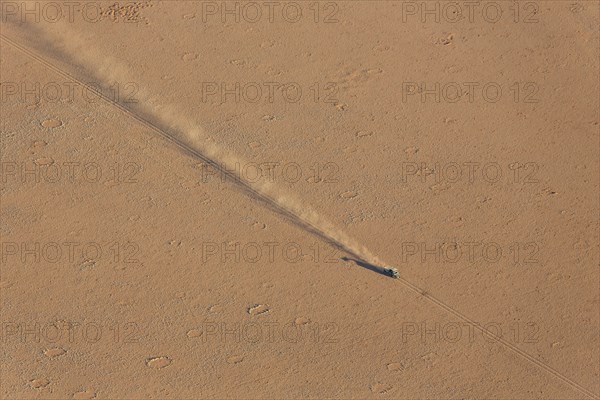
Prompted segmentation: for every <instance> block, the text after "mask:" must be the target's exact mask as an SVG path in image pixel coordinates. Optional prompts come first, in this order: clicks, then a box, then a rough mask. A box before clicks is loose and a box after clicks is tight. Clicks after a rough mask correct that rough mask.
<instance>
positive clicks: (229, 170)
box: [2, 24, 393, 276]
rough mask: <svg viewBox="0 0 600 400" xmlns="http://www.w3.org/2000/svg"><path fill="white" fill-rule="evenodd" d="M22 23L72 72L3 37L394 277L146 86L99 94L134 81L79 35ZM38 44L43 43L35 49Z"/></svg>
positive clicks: (278, 209) (291, 217)
mask: <svg viewBox="0 0 600 400" xmlns="http://www.w3.org/2000/svg"><path fill="white" fill-rule="evenodd" d="M26 27H27V32H25V33H26V34H27V35H29V38H28V41H29V42H31V46H33V47H34V48H36V50H40V51H39V52H41V53H43V54H45V55H49V56H51V57H52V58H54V59H56V61H58V62H59V63H60V64H64V66H65V67H67V68H69V69H70V70H72V69H77V70H78V73H77V76H74V75H73V74H71V73H68V72H65V71H64V67H63V68H59V67H57V66H55V65H53V64H52V63H50V62H48V61H46V60H45V59H44V58H41V57H39V56H38V55H37V54H36V53H33V52H31V51H29V50H28V49H27V48H26V47H23V46H21V45H19V44H18V43H15V42H14V41H13V40H11V39H9V38H7V37H6V36H4V35H2V38H3V39H4V40H6V41H7V42H8V43H10V44H12V45H13V46H15V47H17V48H19V49H20V50H21V51H24V52H26V53H27V54H29V55H30V56H32V57H34V58H36V59H37V60H39V61H40V62H43V63H44V64H45V65H46V66H48V67H50V68H52V69H53V70H54V71H56V72H57V73H60V74H61V75H63V76H65V77H68V78H69V79H72V80H73V81H77V82H78V83H80V84H81V85H83V86H88V84H87V83H85V80H84V79H85V78H94V79H93V80H92V81H93V82H94V83H95V84H97V85H99V86H100V88H96V89H95V90H94V92H96V93H97V94H98V96H100V97H102V98H103V99H104V100H106V101H108V102H110V103H112V104H113V105H115V106H116V107H118V108H119V109H121V110H122V111H124V112H125V113H127V114H129V115H131V116H132V117H134V118H135V119H137V120H138V121H140V122H142V123H143V124H144V125H146V126H148V127H150V128H151V129H153V130H154V131H155V132H156V133H158V134H160V135H161V136H162V137H163V138H165V139H167V140H168V141H170V142H171V143H173V144H175V145H176V146H178V147H179V148H180V149H182V150H184V151H185V152H187V153H188V154H190V155H192V156H193V157H196V158H198V159H201V160H202V161H204V162H205V163H206V164H208V165H209V166H211V167H213V168H215V169H217V170H218V171H222V173H223V174H224V175H225V176H226V177H227V178H228V179H230V180H231V181H232V182H233V183H235V184H237V185H238V186H239V187H240V188H241V189H242V190H243V191H244V192H246V193H247V194H248V195H250V196H251V197H253V198H255V199H258V200H260V201H262V202H263V203H264V204H265V205H266V206H268V207H269V208H270V209H272V210H273V211H276V212H277V213H279V214H281V215H283V216H285V217H286V218H287V219H288V220H290V221H292V222H293V223H295V224H296V225H297V226H299V227H301V228H303V229H304V230H306V231H309V232H310V233H312V234H313V235H316V236H318V237H319V238H321V239H323V240H326V241H328V242H330V244H331V245H333V246H335V247H337V248H338V249H340V250H342V251H344V252H345V253H347V254H350V255H352V256H353V257H354V258H356V259H357V260H358V261H363V262H365V263H368V264H370V266H369V267H370V269H372V270H376V271H378V272H380V273H383V274H386V275H392V276H393V274H392V273H391V272H392V270H390V269H387V268H383V267H382V266H381V265H382V263H381V261H380V260H379V259H378V258H377V257H376V256H375V255H374V254H372V253H371V252H370V251H369V250H368V249H367V248H366V247H364V246H362V245H360V244H359V243H358V242H356V241H355V240H353V239H352V238H350V237H349V236H348V235H347V234H345V233H344V232H343V231H341V230H339V229H337V228H336V227H335V226H334V225H333V224H331V223H330V222H329V221H327V220H326V219H325V218H323V217H322V216H321V215H320V214H319V213H317V212H316V211H315V210H313V209H311V208H310V207H309V206H307V205H306V204H304V203H302V202H301V201H300V200H299V199H297V198H295V197H294V196H293V195H291V194H289V193H284V192H283V191H282V190H281V189H280V188H277V187H275V186H274V185H272V184H271V183H270V182H262V183H255V182H249V181H248V180H246V179H244V178H243V177H242V176H237V175H236V174H235V172H233V171H235V166H236V164H237V165H243V163H244V161H243V160H242V159H240V158H239V157H237V156H235V155H233V154H231V153H229V152H228V151H226V150H225V149H223V148H221V147H219V146H217V145H216V144H215V143H214V142H211V141H210V140H211V138H210V136H209V135H207V134H206V132H205V131H204V130H203V129H202V128H201V127H200V125H199V124H198V123H197V122H195V121H192V120H190V119H189V118H188V117H186V116H184V115H182V114H181V113H179V112H178V111H177V110H176V109H175V108H174V107H172V106H165V105H163V104H161V102H160V99H158V98H157V97H156V96H153V95H152V94H151V93H150V92H148V91H147V90H146V89H144V88H140V90H139V91H138V92H137V93H136V95H135V97H136V100H137V102H136V103H125V102H123V101H122V100H121V99H116V100H114V99H111V98H109V97H108V96H106V95H104V94H103V93H110V92H109V90H108V88H109V87H111V86H113V85H115V84H119V83H120V84H123V83H124V82H135V79H134V78H133V77H132V76H131V74H130V73H129V71H128V68H126V67H125V66H124V65H123V64H122V63H121V62H119V61H118V60H116V59H114V58H111V57H107V56H106V55H103V54H99V53H98V52H97V51H96V50H94V49H91V48H90V47H89V46H87V45H86V44H85V42H84V40H82V39H79V37H80V35H81V34H80V33H79V32H77V33H75V32H69V30H68V28H67V27H65V26H62V27H61V30H62V34H61V35H59V34H57V33H56V32H54V31H53V30H51V29H48V28H45V29H44V28H40V27H39V26H32V25H31V24H28V26H26ZM40 46H43V47H42V48H40ZM82 75H83V78H82ZM98 89H100V90H98ZM363 266H364V264H363Z"/></svg>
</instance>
